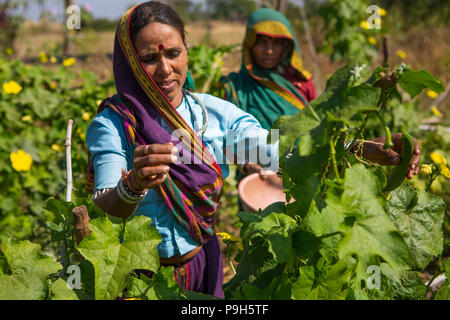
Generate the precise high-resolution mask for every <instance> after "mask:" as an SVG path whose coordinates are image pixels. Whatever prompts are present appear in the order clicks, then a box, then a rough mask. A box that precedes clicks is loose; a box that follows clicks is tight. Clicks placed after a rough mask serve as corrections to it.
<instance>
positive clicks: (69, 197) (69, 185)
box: [66, 119, 73, 202]
mask: <svg viewBox="0 0 450 320" xmlns="http://www.w3.org/2000/svg"><path fill="white" fill-rule="evenodd" d="M72 125H73V120H72V119H69V121H68V124H67V134H66V180H67V189H66V201H67V202H70V201H72V183H73V182H72V158H71V145H72Z"/></svg>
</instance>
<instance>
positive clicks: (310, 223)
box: [303, 202, 345, 263]
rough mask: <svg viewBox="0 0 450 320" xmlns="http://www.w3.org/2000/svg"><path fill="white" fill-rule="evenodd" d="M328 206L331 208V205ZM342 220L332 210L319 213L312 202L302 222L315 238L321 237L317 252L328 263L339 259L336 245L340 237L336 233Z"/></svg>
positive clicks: (340, 216)
mask: <svg viewBox="0 0 450 320" xmlns="http://www.w3.org/2000/svg"><path fill="white" fill-rule="evenodd" d="M327 205H329V204H327ZM330 205H331V206H333V203H331V204H330ZM336 209H339V208H336ZM344 218H345V217H344V215H342V214H337V212H335V211H333V209H332V210H322V212H321V211H319V209H318V208H317V206H316V204H315V202H314V205H313V206H311V209H310V210H309V212H308V214H307V215H306V217H305V219H304V221H303V223H304V227H305V228H306V230H308V231H310V232H312V233H313V234H314V235H315V236H316V237H323V239H321V245H320V249H319V252H320V254H321V255H322V256H323V257H324V258H325V259H326V260H327V262H329V263H335V262H336V261H337V259H338V258H339V252H338V245H339V242H340V241H341V239H342V235H341V234H339V233H338V232H339V225H340V224H341V223H342V222H343V221H344ZM328 235H332V236H328Z"/></svg>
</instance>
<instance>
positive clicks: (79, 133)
mask: <svg viewBox="0 0 450 320" xmlns="http://www.w3.org/2000/svg"><path fill="white" fill-rule="evenodd" d="M77 133H78V135H79V136H80V138H81V139H83V140H84V138H86V134H85V133H84V132H83V130H81V128H78V129H77Z"/></svg>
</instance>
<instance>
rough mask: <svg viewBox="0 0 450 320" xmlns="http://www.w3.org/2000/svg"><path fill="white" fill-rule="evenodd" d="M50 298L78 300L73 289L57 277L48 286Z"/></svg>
mask: <svg viewBox="0 0 450 320" xmlns="http://www.w3.org/2000/svg"><path fill="white" fill-rule="evenodd" d="M50 300H79V299H78V296H77V294H76V293H75V291H73V290H72V289H70V288H69V286H68V285H67V282H66V281H64V280H63V279H62V278H59V279H58V280H56V281H55V282H53V283H52V285H51V287H50Z"/></svg>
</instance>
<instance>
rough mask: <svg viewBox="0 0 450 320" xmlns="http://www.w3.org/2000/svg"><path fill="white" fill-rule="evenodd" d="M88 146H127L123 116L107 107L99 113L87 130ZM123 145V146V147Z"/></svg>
mask: <svg viewBox="0 0 450 320" xmlns="http://www.w3.org/2000/svg"><path fill="white" fill-rule="evenodd" d="M86 143H87V146H88V148H92V147H95V146H100V145H101V146H102V147H106V146H107V145H109V144H111V145H115V146H122V147H125V146H126V137H125V131H124V129H123V122H122V119H121V117H120V116H119V115H118V114H117V113H116V112H114V111H113V110H112V109H111V108H106V109H105V110H103V111H102V112H100V113H98V114H97V115H96V116H95V118H94V119H92V121H91V123H90V124H89V127H88V129H87V132H86ZM122 147H121V148H122Z"/></svg>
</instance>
